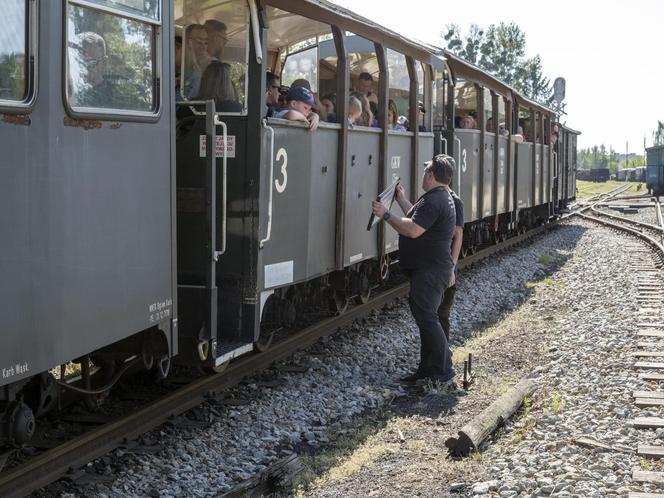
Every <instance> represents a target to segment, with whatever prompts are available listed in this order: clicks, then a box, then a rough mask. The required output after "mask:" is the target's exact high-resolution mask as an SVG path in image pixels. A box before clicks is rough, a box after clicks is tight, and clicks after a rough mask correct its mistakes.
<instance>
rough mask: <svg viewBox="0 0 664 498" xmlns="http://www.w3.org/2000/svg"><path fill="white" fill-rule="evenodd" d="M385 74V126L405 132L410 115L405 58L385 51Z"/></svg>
mask: <svg viewBox="0 0 664 498" xmlns="http://www.w3.org/2000/svg"><path fill="white" fill-rule="evenodd" d="M421 69H422V68H421V66H420V70H421ZM387 73H388V81H389V91H388V98H389V102H388V116H387V124H388V126H389V127H390V128H395V129H397V130H401V131H406V128H405V126H404V125H405V123H406V122H407V120H408V117H409V115H410V113H409V110H410V76H409V75H408V65H407V64H406V56H405V55H403V54H400V53H399V52H395V51H394V50H390V49H387ZM392 104H394V105H392ZM394 109H396V112H394Z"/></svg>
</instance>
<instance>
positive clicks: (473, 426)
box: [445, 378, 537, 456]
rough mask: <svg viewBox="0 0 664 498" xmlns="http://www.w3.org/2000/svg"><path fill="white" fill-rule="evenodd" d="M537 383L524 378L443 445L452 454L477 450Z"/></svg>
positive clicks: (467, 453) (530, 393) (535, 387)
mask: <svg viewBox="0 0 664 498" xmlns="http://www.w3.org/2000/svg"><path fill="white" fill-rule="evenodd" d="M535 389H537V385H536V384H535V381H533V380H532V379H528V378H524V379H522V380H520V381H519V382H518V383H517V384H516V385H515V386H514V387H512V388H511V389H510V390H509V391H507V392H506V393H505V394H504V395H502V396H501V397H500V398H498V399H497V400H496V401H494V402H493V403H491V405H489V407H487V408H486V409H485V410H484V411H482V413H480V414H479V415H477V416H476V417H475V418H474V419H473V420H471V421H470V422H469V423H467V424H466V425H464V426H463V427H462V428H461V430H460V431H459V435H458V437H456V438H455V437H451V438H449V439H448V440H447V441H445V446H447V448H448V449H449V451H450V454H451V455H453V456H467V455H469V454H470V453H471V452H472V451H477V449H478V448H479V446H480V444H481V443H482V441H484V440H485V439H486V438H487V437H489V436H490V435H491V433H492V432H493V431H495V430H496V428H497V427H498V426H499V425H501V424H503V423H504V422H505V420H507V419H508V418H509V417H511V416H512V414H513V413H514V412H515V411H516V410H517V409H518V408H519V407H520V406H521V403H523V400H524V398H527V397H528V396H531V395H532V394H533V393H534V392H535Z"/></svg>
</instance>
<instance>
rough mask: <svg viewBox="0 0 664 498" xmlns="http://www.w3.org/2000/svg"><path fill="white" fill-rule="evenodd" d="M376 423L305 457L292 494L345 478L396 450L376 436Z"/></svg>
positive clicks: (298, 494) (368, 424) (295, 494)
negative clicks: (302, 468)
mask: <svg viewBox="0 0 664 498" xmlns="http://www.w3.org/2000/svg"><path fill="white" fill-rule="evenodd" d="M373 422H375V423H367V424H365V425H363V426H361V427H358V428H357V430H356V431H355V432H353V433H352V434H348V435H345V436H341V437H339V438H337V439H336V440H335V441H334V443H333V446H332V447H330V448H329V449H325V450H323V451H322V452H320V453H318V454H316V455H306V456H302V457H301V458H302V463H303V464H304V470H303V471H302V472H300V473H299V474H298V475H297V476H296V478H295V479H294V480H293V490H294V494H293V496H296V497H302V496H304V494H305V492H306V491H307V489H308V488H309V487H310V486H311V485H312V484H315V485H324V484H329V483H332V482H336V481H343V480H344V479H347V478H349V477H350V476H352V475H353V474H355V473H357V472H359V471H360V470H361V469H362V468H364V467H365V466H367V465H369V464H370V463H372V462H374V461H375V460H377V459H378V458H379V457H380V456H381V455H384V454H385V453H389V452H392V451H394V450H393V448H392V446H393V445H391V444H388V443H385V442H384V441H380V440H379V437H378V436H377V433H378V432H379V431H380V429H381V426H382V424H381V423H380V422H379V421H377V420H376V421H373ZM394 430H395V431H396V429H394Z"/></svg>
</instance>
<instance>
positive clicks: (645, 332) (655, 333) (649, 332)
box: [636, 330, 664, 338]
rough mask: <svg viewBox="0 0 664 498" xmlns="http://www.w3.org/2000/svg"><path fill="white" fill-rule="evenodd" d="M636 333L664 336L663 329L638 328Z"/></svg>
mask: <svg viewBox="0 0 664 498" xmlns="http://www.w3.org/2000/svg"><path fill="white" fill-rule="evenodd" d="M636 335H638V336H639V337H662V338H664V330H639V331H638V332H637V333H636Z"/></svg>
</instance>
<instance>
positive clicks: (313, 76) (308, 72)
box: [281, 45, 318, 92]
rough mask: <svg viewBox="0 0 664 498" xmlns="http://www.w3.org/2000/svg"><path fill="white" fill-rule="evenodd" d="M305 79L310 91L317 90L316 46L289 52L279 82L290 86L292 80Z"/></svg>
mask: <svg viewBox="0 0 664 498" xmlns="http://www.w3.org/2000/svg"><path fill="white" fill-rule="evenodd" d="M297 80H307V81H308V82H309V85H310V86H311V91H312V92H317V91H318V46H317V45H315V46H313V47H311V48H307V49H304V50H302V51H300V52H296V53H294V54H289V55H288V56H287V57H286V60H285V61H284V66H283V71H282V72H281V83H282V84H283V85H286V86H291V84H292V83H293V82H294V81H297Z"/></svg>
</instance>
